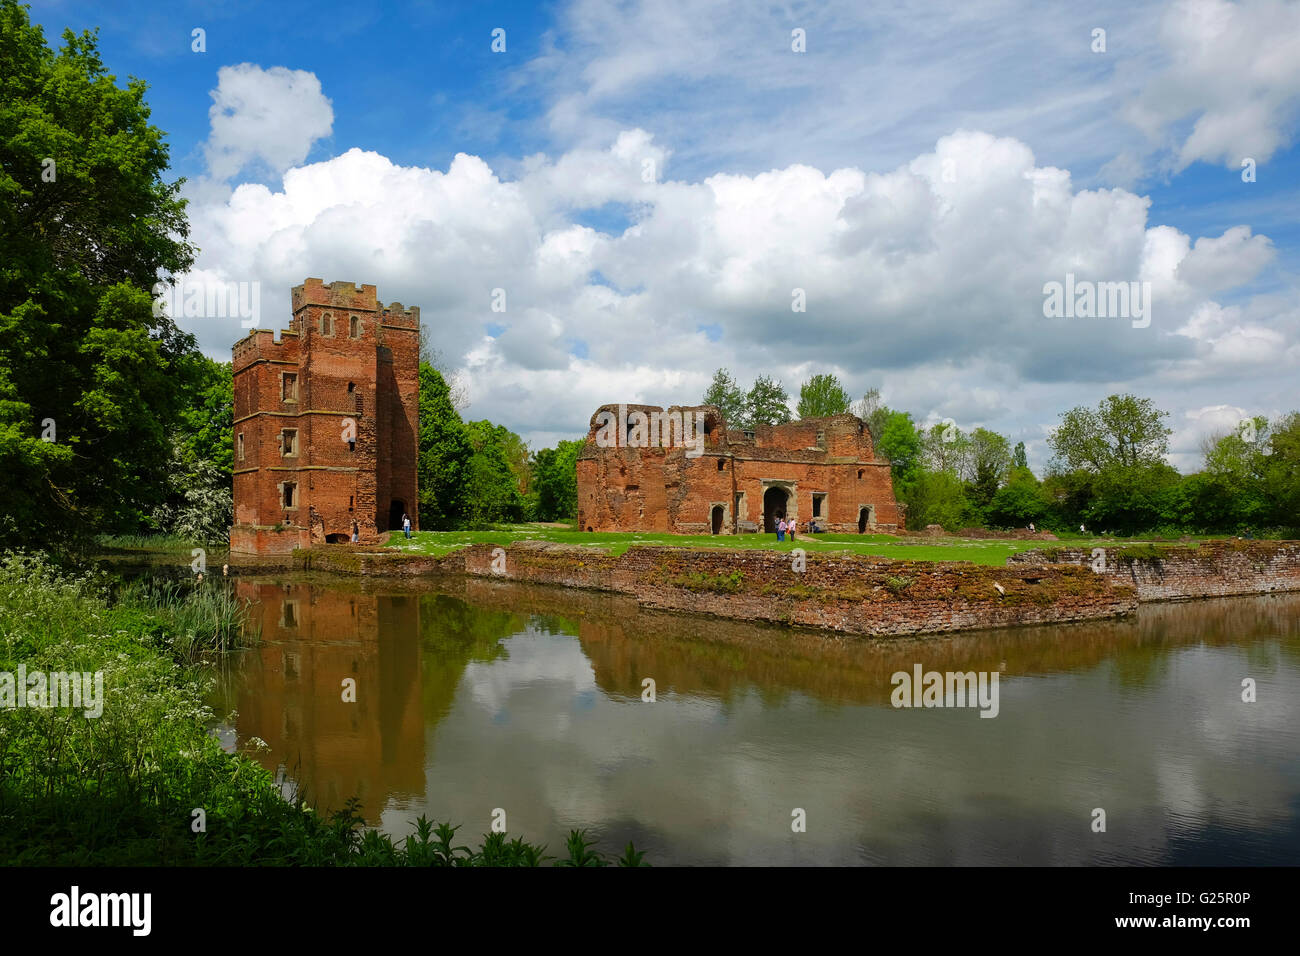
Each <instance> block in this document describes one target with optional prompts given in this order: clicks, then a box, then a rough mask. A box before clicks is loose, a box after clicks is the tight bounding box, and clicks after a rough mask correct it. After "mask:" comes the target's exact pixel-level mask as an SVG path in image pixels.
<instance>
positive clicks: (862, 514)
mask: <svg viewBox="0 0 1300 956" xmlns="http://www.w3.org/2000/svg"><path fill="white" fill-rule="evenodd" d="M869 524H871V509H870V508H859V509H858V534H866V533H867V526H868V525H869Z"/></svg>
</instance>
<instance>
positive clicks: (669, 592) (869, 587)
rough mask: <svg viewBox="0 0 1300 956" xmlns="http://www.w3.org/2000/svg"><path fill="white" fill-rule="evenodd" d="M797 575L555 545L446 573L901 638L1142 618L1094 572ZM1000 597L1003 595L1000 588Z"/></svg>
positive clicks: (823, 560) (1129, 594)
mask: <svg viewBox="0 0 1300 956" xmlns="http://www.w3.org/2000/svg"><path fill="white" fill-rule="evenodd" d="M806 560H807V565H806V569H805V570H803V571H796V570H794V568H793V566H792V562H793V558H792V556H791V555H790V554H786V553H780V552H772V551H762V550H754V551H738V550H708V549H694V548H692V549H686V548H654V547H637V548H630V549H628V551H627V552H625V553H624V554H623V555H621V556H618V557H615V556H612V555H609V554H604V553H602V552H599V551H593V550H591V549H587V548H579V547H574V546H569V545H557V544H549V543H545V542H520V543H516V544H513V545H510V546H509V547H500V548H498V547H496V546H493V545H474V546H472V547H470V548H466V549H464V550H462V551H458V552H455V553H453V554H451V555H448V556H447V558H445V559H443V561H442V563H441V569H442V570H444V571H448V572H453V573H455V572H459V573H464V574H468V575H472V576H477V577H488V578H497V579H500V580H507V581H520V582H527V583H535V584H558V585H561V586H564V587H579V588H590V589H596V590H603V591H613V592H617V593H622V594H629V595H632V596H633V597H635V599H636V601H637V603H638V604H639V605H641V606H643V607H648V608H658V609H662V610H671V611H688V612H692V613H697V614H700V613H702V614H711V615H716V616H719V617H726V618H733V619H738V620H749V621H766V622H770V623H775V624H784V625H797V626H801V627H812V628H819V629H823V630H832V631H837V632H840V633H845V634H858V635H881V636H902V635H911V634H926V633H934V632H941V631H960V630H969V629H975V628H989V627H1004V626H1016V625H1025V624H1043V623H1059V622H1064V621H1082V620H1092V619H1096V618H1103V617H1115V616H1118V615H1122V614H1127V613H1131V612H1132V611H1133V610H1134V609H1135V608H1136V607H1137V596H1136V592H1135V591H1134V589H1133V588H1132V587H1128V586H1124V585H1120V584H1114V583H1112V582H1110V581H1108V580H1105V579H1103V578H1100V577H1098V576H1097V575H1094V574H1093V573H1092V572H1091V571H1090V570H1088V569H1086V568H1074V567H1052V568H1045V569H1040V568H1036V567H1023V568H989V567H982V566H979V565H973V564H969V563H965V562H950V563H942V564H940V563H934V562H925V561H890V560H886V559H879V558H874V559H873V558H863V557H857V556H851V555H808V556H807V559H806ZM999 588H1000V590H999Z"/></svg>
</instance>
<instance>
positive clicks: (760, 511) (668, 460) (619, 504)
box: [578, 405, 903, 534]
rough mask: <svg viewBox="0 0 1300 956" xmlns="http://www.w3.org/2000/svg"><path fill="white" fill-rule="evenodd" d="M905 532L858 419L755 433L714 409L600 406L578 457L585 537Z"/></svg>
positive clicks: (882, 465) (885, 472)
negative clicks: (790, 522)
mask: <svg viewBox="0 0 1300 956" xmlns="http://www.w3.org/2000/svg"><path fill="white" fill-rule="evenodd" d="M782 517H786V518H793V519H795V520H796V521H797V522H798V526H799V528H800V529H801V530H802V531H808V530H809V525H810V522H811V523H815V524H816V526H817V527H818V528H819V529H821V530H823V531H836V532H850V533H868V532H875V531H884V532H890V531H898V530H901V529H902V527H903V509H902V507H901V506H900V505H899V504H898V502H897V501H895V500H894V488H893V482H892V481H891V479H890V473H889V462H887V461H880V460H877V459H876V456H875V449H874V447H873V446H872V442H871V433H870V431H868V430H867V426H866V425H865V423H863V421H862V420H861V419H859V418H857V417H856V416H854V415H835V416H833V417H830V418H808V419H804V420H802V421H797V422H791V423H789V424H787V425H760V426H758V427H757V428H755V429H754V430H753V431H739V430H735V429H728V428H727V423H726V422H725V421H724V420H723V417H722V413H721V412H720V411H719V410H718V409H717V408H715V407H713V406H711V405H701V406H674V407H672V408H669V409H668V410H667V411H666V412H665V411H664V409H662V408H658V407H656V406H653V405H602V406H601V407H600V408H599V409H598V410H597V411H596V414H595V415H593V416H592V418H591V428H590V431H589V432H588V433H587V442H586V445H585V446H584V447H583V449H582V451H581V452H580V453H579V454H578V526H579V527H580V528H583V529H585V530H588V531H667V532H672V533H676V534H741V533H747V532H757V531H768V532H774V531H775V530H776V522H777V521H778V520H780V518H782Z"/></svg>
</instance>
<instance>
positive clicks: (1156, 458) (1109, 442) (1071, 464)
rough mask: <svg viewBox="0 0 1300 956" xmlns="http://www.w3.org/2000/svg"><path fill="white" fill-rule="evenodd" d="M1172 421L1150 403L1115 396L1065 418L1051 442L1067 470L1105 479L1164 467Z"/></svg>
mask: <svg viewBox="0 0 1300 956" xmlns="http://www.w3.org/2000/svg"><path fill="white" fill-rule="evenodd" d="M1168 417H1169V413H1168V412H1165V411H1162V410H1161V409H1158V408H1156V407H1155V404H1154V403H1153V402H1152V401H1151V400H1150V399H1149V398H1138V397H1137V396H1135V395H1111V396H1109V397H1108V398H1106V399H1104V400H1103V401H1102V402H1101V403H1100V404H1099V405H1098V406H1097V408H1096V409H1095V410H1093V409H1090V408H1085V407H1083V406H1080V407H1078V408H1072V409H1070V410H1069V411H1068V412H1065V413H1063V414H1062V415H1061V424H1060V425H1059V426H1057V428H1056V429H1055V430H1054V431H1053V432H1052V434H1051V435H1050V436H1049V437H1048V439H1047V442H1048V444H1049V445H1050V446H1051V448H1052V451H1053V452H1055V454H1056V457H1057V460H1058V461H1059V462H1060V463H1061V464H1062V465H1063V466H1064V467H1065V469H1067V470H1068V469H1074V468H1082V469H1085V470H1088V471H1091V472H1092V473H1093V474H1101V473H1102V472H1104V471H1106V470H1107V469H1110V468H1113V467H1118V468H1130V469H1132V468H1138V467H1141V466H1149V465H1156V464H1161V463H1163V462H1164V460H1165V454H1166V453H1167V452H1168V450H1169V434H1170V431H1169V428H1168V427H1166V426H1165V424H1164V420H1165V419H1166V418H1168Z"/></svg>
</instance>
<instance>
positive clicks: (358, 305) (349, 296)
mask: <svg viewBox="0 0 1300 956" xmlns="http://www.w3.org/2000/svg"><path fill="white" fill-rule="evenodd" d="M292 293H293V311H294V312H297V311H298V310H299V309H301V308H303V307H304V306H308V305H323V306H332V307H334V308H338V309H352V310H354V311H361V312H378V311H379V310H380V308H381V307H382V306H381V304H380V302H379V295H378V292H377V290H376V288H375V287H374V286H373V285H356V284H355V283H352V282H329V283H327V282H325V281H324V280H323V279H306V280H304V281H303V284H302V285H296V286H294V287H293V290H292Z"/></svg>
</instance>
